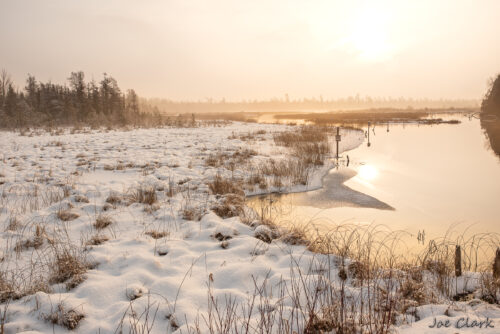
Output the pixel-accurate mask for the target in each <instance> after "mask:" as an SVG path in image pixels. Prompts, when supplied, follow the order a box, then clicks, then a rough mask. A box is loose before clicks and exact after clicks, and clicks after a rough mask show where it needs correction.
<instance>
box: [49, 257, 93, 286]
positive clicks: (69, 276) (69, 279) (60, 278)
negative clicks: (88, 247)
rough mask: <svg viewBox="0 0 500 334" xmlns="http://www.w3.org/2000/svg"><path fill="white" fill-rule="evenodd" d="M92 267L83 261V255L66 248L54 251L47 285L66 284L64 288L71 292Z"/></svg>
mask: <svg viewBox="0 0 500 334" xmlns="http://www.w3.org/2000/svg"><path fill="white" fill-rule="evenodd" d="M91 267H92V266H91V264H90V263H89V262H88V261H87V260H86V259H85V257H84V253H83V252H81V253H77V251H71V250H69V249H67V248H63V249H56V250H55V256H54V259H53V263H52V264H51V266H50V268H51V273H50V278H49V283H51V284H57V283H66V288H67V289H68V290H71V289H72V288H74V287H76V286H77V285H79V284H80V283H81V282H83V281H84V280H85V273H86V272H87V270H88V269H90V268H91Z"/></svg>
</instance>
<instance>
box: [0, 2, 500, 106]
mask: <svg viewBox="0 0 500 334" xmlns="http://www.w3.org/2000/svg"><path fill="white" fill-rule="evenodd" d="M0 68H4V69H6V70H7V71H8V72H9V73H10V74H11V76H12V78H13V79H14V81H15V82H16V83H17V86H18V87H19V88H22V87H24V82H25V79H26V75H27V73H30V74H32V75H35V77H36V78H37V79H39V80H42V81H47V80H51V81H53V82H57V83H63V82H65V80H66V78H67V77H68V76H69V73H70V72H71V71H78V70H82V71H84V72H85V74H86V79H88V80H90V79H92V78H94V79H96V80H99V79H100V78H101V77H102V74H103V73H104V72H106V73H108V74H110V75H112V76H113V77H115V78H116V79H117V80H118V83H119V85H120V87H122V88H123V89H128V88H133V89H135V90H136V91H137V92H138V93H139V95H141V96H145V97H162V98H168V99H173V100H203V99H206V98H214V99H222V98H225V99H226V100H241V99H269V98H273V97H283V96H284V95H285V94H288V95H289V96H290V98H292V99H294V98H303V97H319V96H322V97H323V98H328V99H330V98H341V97H347V96H352V95H356V94H360V95H361V96H367V95H368V96H372V97H401V96H402V97H411V98H431V99H438V98H452V99H455V98H472V99H480V98H482V96H483V95H484V93H485V91H486V89H487V83H488V80H489V79H490V78H491V77H493V76H495V75H496V74H497V73H499V72H500V1H498V0H476V1H474V0H433V1H428V0H420V1H404V0H392V1H389V0H387V1H360V0H349V1H336V0H329V1H319V0H317V1H316V0H310V1H297V0H248V1H240V0H142V1H139V0H85V1H83V0H81V1H77V0H71V1H70V0H57V1H56V0H54V1H52V0H46V1H40V0H10V1H9V0H0Z"/></svg>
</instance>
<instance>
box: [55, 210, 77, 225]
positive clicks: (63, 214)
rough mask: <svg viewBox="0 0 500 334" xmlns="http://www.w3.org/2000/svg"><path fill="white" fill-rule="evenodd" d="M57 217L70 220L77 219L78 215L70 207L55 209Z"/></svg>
mask: <svg viewBox="0 0 500 334" xmlns="http://www.w3.org/2000/svg"><path fill="white" fill-rule="evenodd" d="M56 214H57V218H59V219H60V220H62V221H65V222H67V221H71V220H75V219H77V218H78V217H80V216H79V215H78V214H76V213H74V212H72V211H71V210H70V209H62V208H61V209H59V210H58V211H57V213H56Z"/></svg>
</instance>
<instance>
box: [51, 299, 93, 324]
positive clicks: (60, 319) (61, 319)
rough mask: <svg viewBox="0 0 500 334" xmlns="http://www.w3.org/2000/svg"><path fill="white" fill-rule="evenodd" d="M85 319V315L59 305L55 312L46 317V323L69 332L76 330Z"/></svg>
mask: <svg viewBox="0 0 500 334" xmlns="http://www.w3.org/2000/svg"><path fill="white" fill-rule="evenodd" d="M83 318H85V315H84V314H83V313H81V312H79V311H77V310H74V309H71V310H67V309H66V308H65V306H64V304H62V303H61V304H58V305H57V307H56V310H55V311H54V312H52V313H50V314H48V315H46V316H45V320H46V321H48V322H50V323H52V324H54V325H59V326H62V327H65V328H66V329H68V330H74V329H76V328H77V327H78V324H79V323H80V321H81V320H82V319H83Z"/></svg>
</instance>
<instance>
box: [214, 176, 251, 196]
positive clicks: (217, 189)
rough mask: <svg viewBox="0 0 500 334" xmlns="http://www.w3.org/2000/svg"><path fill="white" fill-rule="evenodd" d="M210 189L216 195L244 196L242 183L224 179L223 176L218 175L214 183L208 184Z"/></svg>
mask: <svg viewBox="0 0 500 334" xmlns="http://www.w3.org/2000/svg"><path fill="white" fill-rule="evenodd" d="M208 188H209V189H210V191H211V192H212V194H215V195H225V194H237V195H244V193H243V190H242V189H241V182H239V181H237V180H235V179H230V178H224V177H223V176H222V175H221V174H216V175H215V177H214V179H213V181H211V182H209V183H208Z"/></svg>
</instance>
